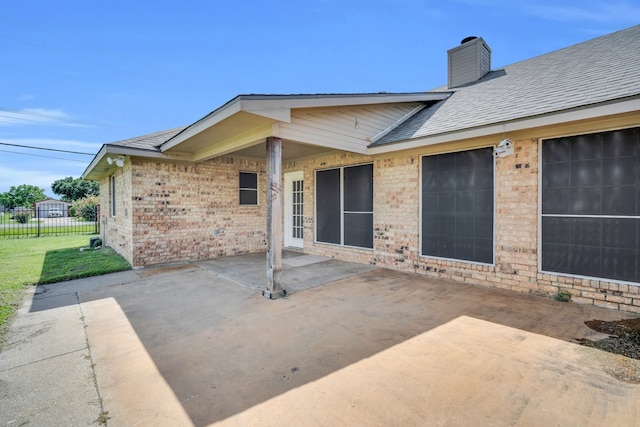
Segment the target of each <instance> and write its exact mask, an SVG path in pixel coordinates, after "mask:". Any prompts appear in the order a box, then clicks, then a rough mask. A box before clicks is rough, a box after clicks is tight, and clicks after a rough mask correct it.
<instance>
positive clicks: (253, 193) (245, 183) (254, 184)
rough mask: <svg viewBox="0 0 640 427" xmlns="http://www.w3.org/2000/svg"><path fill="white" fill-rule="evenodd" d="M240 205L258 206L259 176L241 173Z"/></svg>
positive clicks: (252, 173)
mask: <svg viewBox="0 0 640 427" xmlns="http://www.w3.org/2000/svg"><path fill="white" fill-rule="evenodd" d="M239 181H240V205H257V204H258V174H257V173H255V172H240V175H239Z"/></svg>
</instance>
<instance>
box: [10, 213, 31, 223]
mask: <svg viewBox="0 0 640 427" xmlns="http://www.w3.org/2000/svg"><path fill="white" fill-rule="evenodd" d="M13 219H15V220H16V222H17V223H19V224H26V223H28V222H29V220H30V219H31V213H30V212H20V213H16V214H13Z"/></svg>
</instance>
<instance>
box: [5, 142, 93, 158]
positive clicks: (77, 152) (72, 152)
mask: <svg viewBox="0 0 640 427" xmlns="http://www.w3.org/2000/svg"><path fill="white" fill-rule="evenodd" d="M0 145H10V146H11V147H20V148H32V149H34V150H46V151H57V152H59V153H71V154H83V155H85V156H95V154H94V153H83V152H81V151H69V150H58V149H56V148H45V147H34V146H32V145H21V144H9V143H8V142H0ZM18 154H22V153H18ZM24 154H26V153H24Z"/></svg>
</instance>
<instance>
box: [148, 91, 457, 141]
mask: <svg viewBox="0 0 640 427" xmlns="http://www.w3.org/2000/svg"><path fill="white" fill-rule="evenodd" d="M449 95H450V93H449V92H418V93H379V94H325V95H321V94H320V95H239V96H237V97H235V98H233V99H232V100H230V101H228V102H227V103H225V104H224V105H222V106H221V107H220V108H218V109H216V110H214V111H212V112H211V113H209V114H207V115H206V116H204V117H203V118H201V119H200V120H198V121H196V122H195V123H193V124H192V125H190V126H188V127H187V128H186V129H185V130H183V131H182V132H180V133H178V134H177V135H175V136H173V137H172V138H170V139H169V140H168V141H166V142H164V143H163V144H161V145H160V147H159V148H160V150H161V151H162V152H165V151H167V150H169V149H172V148H174V147H176V146H177V145H179V144H181V143H182V142H184V141H186V140H187V139H189V138H192V137H194V136H195V135H197V134H199V133H201V132H203V131H205V130H206V129H208V128H210V127H211V126H215V125H216V124H218V123H220V122H222V121H223V120H225V119H227V118H229V117H231V116H233V115H234V114H237V113H239V112H241V111H244V112H247V113H251V114H255V115H257V116H262V117H266V118H269V119H272V120H274V121H276V122H284V123H289V122H290V121H291V110H292V109H294V108H321V107H341V106H346V105H371V104H389V103H400V102H425V101H440V100H442V99H445V98H446V97H448V96H449Z"/></svg>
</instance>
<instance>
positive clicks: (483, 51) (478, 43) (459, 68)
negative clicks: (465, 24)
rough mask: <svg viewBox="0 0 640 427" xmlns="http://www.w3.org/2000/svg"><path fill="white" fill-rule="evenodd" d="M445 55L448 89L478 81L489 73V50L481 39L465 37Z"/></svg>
mask: <svg viewBox="0 0 640 427" xmlns="http://www.w3.org/2000/svg"><path fill="white" fill-rule="evenodd" d="M447 54H448V56H449V79H448V86H449V88H450V89H451V88H455V87H459V86H464V85H466V84H468V83H472V82H475V81H476V80H480V79H481V78H482V77H484V75H485V74H487V73H488V72H489V71H491V49H490V48H489V46H488V45H487V43H486V42H485V41H484V40H483V39H482V37H474V36H472V37H467V38H465V39H463V40H462V42H460V46H457V47H454V48H453V49H449V50H448V51H447Z"/></svg>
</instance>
